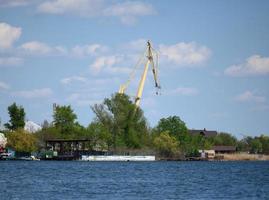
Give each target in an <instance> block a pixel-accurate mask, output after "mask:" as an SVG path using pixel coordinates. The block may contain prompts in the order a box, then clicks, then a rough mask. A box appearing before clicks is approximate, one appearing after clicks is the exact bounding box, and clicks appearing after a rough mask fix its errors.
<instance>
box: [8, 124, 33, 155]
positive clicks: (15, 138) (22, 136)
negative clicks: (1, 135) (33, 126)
mask: <svg viewBox="0 0 269 200" xmlns="http://www.w3.org/2000/svg"><path fill="white" fill-rule="evenodd" d="M7 146H8V147H9V148H12V149H13V150H15V151H17V152H26V153H31V152H33V151H36V150H37V139H36V137H35V135H34V134H32V133H28V132H26V131H24V130H23V129H17V130H16V131H12V132H9V133H8V134H7Z"/></svg>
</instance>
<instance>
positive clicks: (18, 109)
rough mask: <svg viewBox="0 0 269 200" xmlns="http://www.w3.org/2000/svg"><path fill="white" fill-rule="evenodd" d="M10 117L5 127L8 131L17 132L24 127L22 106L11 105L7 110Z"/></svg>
mask: <svg viewBox="0 0 269 200" xmlns="http://www.w3.org/2000/svg"><path fill="white" fill-rule="evenodd" d="M7 109H8V114H9V117H10V120H9V123H6V124H5V127H6V128H7V129H9V130H17V129H18V128H23V127H24V125H25V112H24V108H23V107H22V106H17V105H16V103H13V104H11V105H10V106H9V107H8V108H7Z"/></svg>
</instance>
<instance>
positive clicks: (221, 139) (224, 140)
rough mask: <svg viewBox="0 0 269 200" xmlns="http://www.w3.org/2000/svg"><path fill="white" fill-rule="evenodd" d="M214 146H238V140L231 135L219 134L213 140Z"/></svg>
mask: <svg viewBox="0 0 269 200" xmlns="http://www.w3.org/2000/svg"><path fill="white" fill-rule="evenodd" d="M213 143H214V145H224V146H236V144H237V139H236V137H234V136H232V135H231V134H229V133H218V134H217V135H216V136H215V137H214V138H213Z"/></svg>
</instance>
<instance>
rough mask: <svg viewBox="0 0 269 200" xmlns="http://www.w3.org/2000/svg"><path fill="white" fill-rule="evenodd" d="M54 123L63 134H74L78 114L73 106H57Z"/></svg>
mask: <svg viewBox="0 0 269 200" xmlns="http://www.w3.org/2000/svg"><path fill="white" fill-rule="evenodd" d="M53 119H54V120H53V123H54V126H55V127H56V128H58V129H59V130H60V132H61V133H62V134H72V131H73V130H74V127H75V125H76V124H75V120H76V119H77V116H76V114H75V113H74V111H73V110H72V108H71V106H70V105H69V106H56V108H55V111H54V113H53Z"/></svg>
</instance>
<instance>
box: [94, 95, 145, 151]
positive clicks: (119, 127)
mask: <svg viewBox="0 0 269 200" xmlns="http://www.w3.org/2000/svg"><path fill="white" fill-rule="evenodd" d="M92 110H93V112H94V113H95V114H96V122H99V123H101V124H102V125H103V126H104V127H105V128H106V129H107V131H108V132H110V133H111V134H112V141H113V146H114V149H116V147H128V148H141V147H142V146H143V145H145V144H146V143H147V139H148V138H149V135H148V128H147V123H146V119H145V117H144V114H143V111H142V110H141V109H140V108H139V107H136V106H135V105H134V104H133V102H132V101H131V100H130V97H129V96H127V95H125V94H118V93H117V94H114V95H112V97H111V98H110V99H109V98H106V99H105V100H104V102H103V103H102V104H99V105H97V104H96V105H94V106H93V107H92Z"/></svg>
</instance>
